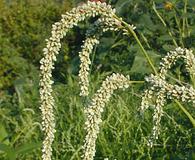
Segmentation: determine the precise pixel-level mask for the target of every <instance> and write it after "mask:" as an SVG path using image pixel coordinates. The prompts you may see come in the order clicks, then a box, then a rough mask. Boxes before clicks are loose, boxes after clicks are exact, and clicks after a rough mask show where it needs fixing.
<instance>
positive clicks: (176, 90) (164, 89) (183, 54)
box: [141, 47, 195, 146]
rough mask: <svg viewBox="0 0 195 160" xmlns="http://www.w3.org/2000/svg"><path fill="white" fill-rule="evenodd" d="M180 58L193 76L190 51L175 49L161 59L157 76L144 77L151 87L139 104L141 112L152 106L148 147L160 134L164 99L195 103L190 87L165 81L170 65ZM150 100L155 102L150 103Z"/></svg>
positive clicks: (194, 64)
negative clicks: (152, 112) (151, 127)
mask: <svg viewBox="0 0 195 160" xmlns="http://www.w3.org/2000/svg"><path fill="white" fill-rule="evenodd" d="M180 58H182V59H183V60H184V62H185V66H186V69H187V70H188V71H189V72H190V74H192V75H194V74H195V57H194V55H193V53H192V51H191V50H188V49H182V48H180V47H178V48H176V49H175V51H170V52H169V53H168V54H167V56H165V57H164V58H163V59H162V62H161V63H160V68H159V74H158V75H153V74H151V75H150V76H149V77H146V81H147V82H148V83H150V85H151V87H150V88H149V89H147V90H145V92H144V96H143V97H142V102H141V110H142V111H144V110H146V109H147V108H148V107H149V106H153V108H154V115H153V123H154V126H153V130H152V137H151V139H150V140H149V145H150V146H152V145H153V141H154V140H155V139H158V135H159V134H160V121H161V117H162V115H163V109H162V107H163V106H164V105H165V103H166V99H178V100H181V101H182V102H192V103H195V89H194V88H193V86H191V85H186V86H184V85H182V86H179V85H177V84H175V85H173V84H169V83H168V82H167V81H166V75H167V72H168V70H169V69H170V68H171V66H172V65H174V64H175V63H176V61H177V60H178V59H180ZM152 98H154V99H155V102H152Z"/></svg>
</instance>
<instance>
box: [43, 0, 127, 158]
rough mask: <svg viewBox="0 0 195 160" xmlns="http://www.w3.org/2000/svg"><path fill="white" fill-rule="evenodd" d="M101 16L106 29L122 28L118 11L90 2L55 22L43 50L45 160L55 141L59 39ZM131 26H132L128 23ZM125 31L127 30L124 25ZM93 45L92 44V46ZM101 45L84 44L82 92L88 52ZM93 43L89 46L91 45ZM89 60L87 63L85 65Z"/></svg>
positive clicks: (100, 21)
mask: <svg viewBox="0 0 195 160" xmlns="http://www.w3.org/2000/svg"><path fill="white" fill-rule="evenodd" d="M95 16H100V18H99V22H98V23H99V24H101V26H104V27H103V30H104V31H106V30H119V29H121V27H122V24H121V22H120V21H119V20H118V19H117V18H115V17H116V15H115V10H114V9H112V8H111V6H110V5H107V4H106V3H101V2H90V1H88V2H87V3H86V4H83V5H80V6H78V7H77V8H73V9H72V10H71V11H69V12H67V13H66V14H64V15H62V19H61V20H60V21H59V22H56V23H55V24H54V25H52V31H51V34H52V35H51V37H50V38H49V39H47V40H46V48H44V49H43V54H44V58H42V59H41V61H40V64H41V66H40V70H41V73H40V98H41V106H40V109H41V112H42V129H43V131H44V134H45V139H44V141H43V149H42V152H43V155H42V158H43V160H51V155H52V147H51V145H52V142H53V140H54V133H55V119H54V113H53V106H54V98H53V96H52V84H53V81H52V70H53V69H54V62H55V61H56V60H57V59H56V56H57V55H58V54H59V50H60V48H61V43H60V40H61V39H62V38H63V37H64V36H66V34H67V32H68V31H69V30H70V29H71V28H73V27H74V26H77V25H78V23H79V22H81V21H84V20H85V19H86V18H89V17H95ZM129 26H130V25H129ZM122 30H125V29H124V28H123V29H122ZM89 44H90V45H89ZM96 44H98V40H95V39H93V40H92V39H87V40H86V43H85V44H84V45H83V47H82V48H83V50H82V52H81V53H80V58H81V66H80V67H81V70H80V72H79V73H80V74H79V76H80V84H81V86H83V87H81V95H87V94H88V89H86V87H88V78H86V77H87V76H88V71H89V68H88V65H89V64H90V60H89V55H88V52H91V51H92V49H93V45H96ZM89 46H90V47H89ZM85 63H86V64H85Z"/></svg>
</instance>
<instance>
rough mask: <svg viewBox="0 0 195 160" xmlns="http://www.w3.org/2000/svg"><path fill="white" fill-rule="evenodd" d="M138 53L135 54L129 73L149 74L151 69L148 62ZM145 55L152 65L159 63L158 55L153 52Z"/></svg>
mask: <svg viewBox="0 0 195 160" xmlns="http://www.w3.org/2000/svg"><path fill="white" fill-rule="evenodd" d="M140 52H141V51H140ZM140 52H137V54H136V57H135V60H134V62H133V66H132V68H131V72H133V73H142V74H145V73H151V72H152V70H151V67H150V66H149V63H148V61H147V60H146V58H145V57H144V56H143V55H142V54H141V53H140ZM147 53H148V55H149V57H150V58H151V60H152V61H153V63H154V64H157V63H158V62H159V59H160V55H158V54H157V53H156V52H154V51H147Z"/></svg>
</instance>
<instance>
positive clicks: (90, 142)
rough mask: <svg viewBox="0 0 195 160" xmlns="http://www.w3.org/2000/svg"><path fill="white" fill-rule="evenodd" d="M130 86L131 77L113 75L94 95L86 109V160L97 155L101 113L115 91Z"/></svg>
mask: <svg viewBox="0 0 195 160" xmlns="http://www.w3.org/2000/svg"><path fill="white" fill-rule="evenodd" d="M129 84H130V80H129V77H125V76H124V75H122V74H118V73H116V74H115V73H113V74H112V75H111V76H109V77H107V78H106V80H105V81H104V82H103V83H102V86H101V87H100V89H99V90H98V91H97V93H96V94H95V95H94V97H93V99H92V101H91V103H90V105H89V106H88V107H87V108H86V109H85V114H86V122H85V130H86V132H87V134H86V137H85V144H84V146H83V149H84V155H83V159H84V160H92V159H93V157H94V155H95V142H96V139H97V134H98V133H99V124H100V123H101V122H102V120H101V113H102V112H103V110H104V107H105V105H106V103H108V101H109V99H110V97H111V95H112V94H113V92H114V90H117V89H120V88H121V89H125V88H128V87H129Z"/></svg>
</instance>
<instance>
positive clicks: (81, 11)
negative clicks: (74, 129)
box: [40, 0, 195, 160]
mask: <svg viewBox="0 0 195 160" xmlns="http://www.w3.org/2000/svg"><path fill="white" fill-rule="evenodd" d="M95 16H98V17H99V18H98V20H97V21H96V22H95V23H94V26H93V28H91V29H89V30H88V31H87V33H86V40H85V41H84V42H83V45H82V50H81V52H79V57H80V61H81V64H80V71H79V78H80V82H79V84H80V90H81V92H80V96H84V97H87V96H88V95H89V83H90V82H89V70H90V67H89V65H90V64H91V61H90V54H91V52H92V51H93V48H94V46H95V45H97V44H99V43H100V41H99V38H100V37H101V35H102V34H103V33H104V32H106V31H108V30H111V31H115V32H117V31H122V32H123V34H124V36H126V35H127V36H133V37H134V38H135V40H136V41H137V43H138V45H139V46H140V48H141V50H142V53H143V55H144V56H145V58H146V59H147V61H148V63H149V65H150V67H151V68H152V70H153V72H154V73H153V74H151V76H149V77H147V78H146V81H147V82H148V83H150V84H151V86H152V87H151V88H150V89H147V90H146V91H145V92H144V96H143V98H142V102H141V110H142V111H144V110H146V109H147V108H148V107H149V106H150V101H149V99H151V98H152V97H154V93H157V94H156V97H155V103H154V104H153V106H154V116H153V121H154V127H153V131H152V136H153V137H154V139H157V138H158V135H159V133H160V132H159V129H160V127H159V126H160V120H161V117H162V115H163V108H162V107H163V106H164V105H165V102H166V101H165V99H166V98H169V99H174V98H176V99H178V100H180V99H181V100H182V101H186V102H193V103H194V102H195V100H194V97H195V91H194V88H193V87H192V86H178V85H171V84H168V83H167V82H166V78H165V77H166V72H167V70H168V69H170V67H171V65H172V64H173V63H175V61H176V60H177V58H183V59H184V60H185V63H186V68H187V69H188V70H189V72H190V73H191V74H192V75H193V76H194V74H195V69H194V68H195V64H194V62H195V61H194V55H193V53H192V51H190V50H187V49H182V48H179V47H178V48H176V50H175V51H171V52H170V53H169V54H168V55H167V56H166V57H165V58H164V59H163V62H162V63H161V67H160V69H159V70H160V71H159V73H158V72H157V70H156V69H155V67H154V65H153V63H152V61H151V59H150V57H149V55H148V53H147V52H146V51H145V49H144V47H143V46H142V44H141V42H140V41H139V39H138V37H137V35H136V32H135V31H134V30H135V27H134V26H133V25H130V24H128V23H126V22H125V21H123V20H122V18H119V17H118V16H117V15H116V14H115V9H112V7H111V6H110V5H107V4H106V3H104V1H103V0H99V1H98V0H91V1H88V2H87V3H86V4H83V5H80V6H78V7H77V8H73V9H72V10H71V11H70V12H67V13H66V14H64V15H62V19H61V20H60V21H59V22H56V23H55V24H54V25H53V26H52V31H51V37H50V38H49V39H47V40H46V48H44V49H43V53H44V57H43V58H42V59H41V61H40V63H41V66H40V70H41V74H40V78H41V79H40V96H41V107H40V109H41V112H42V126H43V128H42V129H43V131H44V133H45V139H44V141H43V149H42V152H43V155H42V158H43V159H44V160H50V159H51V156H52V143H53V141H54V133H55V132H56V131H55V119H54V113H53V107H54V98H53V96H52V84H53V81H52V70H53V69H54V62H55V61H56V56H57V54H58V53H59V50H60V48H61V43H60V40H61V39H62V38H63V37H64V36H66V34H67V32H68V31H69V30H70V29H71V28H73V27H74V26H77V25H78V23H79V22H81V21H84V20H85V19H86V18H89V17H95ZM132 83H143V81H131V80H130V79H129V77H128V76H124V75H122V74H119V73H113V74H112V75H111V76H108V77H107V78H106V80H105V81H103V83H102V85H101V87H100V89H99V90H97V92H96V94H95V95H94V96H93V98H92V100H91V102H90V103H89V104H88V106H87V107H86V108H85V109H84V110H85V114H86V122H85V130H86V137H85V140H84V145H83V156H82V158H83V159H85V160H91V159H93V158H94V156H95V142H96V139H97V134H98V132H99V124H100V123H101V121H102V120H101V113H102V112H103V111H104V107H105V105H106V104H107V102H108V101H109V99H110V97H111V95H112V94H113V92H114V91H115V90H117V89H126V88H128V87H129V86H130V84H132ZM177 103H179V102H178V101H177ZM186 114H187V115H188V116H189V118H190V120H191V121H192V123H193V124H195V123H194V119H193V118H192V117H191V116H190V114H189V113H187V112H186ZM150 140H151V139H150ZM150 140H149V142H151V141H150ZM150 144H152V143H150Z"/></svg>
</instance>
